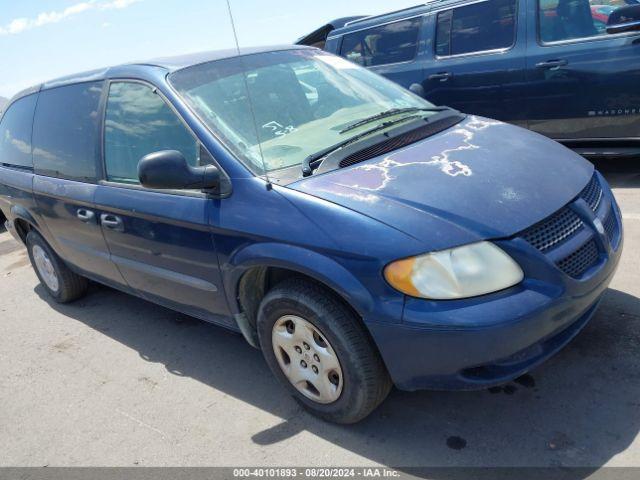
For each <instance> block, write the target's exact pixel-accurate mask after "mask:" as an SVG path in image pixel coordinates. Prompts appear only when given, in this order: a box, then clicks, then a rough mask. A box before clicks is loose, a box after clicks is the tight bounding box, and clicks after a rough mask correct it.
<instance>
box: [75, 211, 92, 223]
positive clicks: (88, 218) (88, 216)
mask: <svg viewBox="0 0 640 480" xmlns="http://www.w3.org/2000/svg"><path fill="white" fill-rule="evenodd" d="M76 216H77V217H78V219H79V220H80V221H81V222H84V223H93V222H95V220H96V214H95V212H92V211H91V210H87V209H86V208H79V209H78V211H77V212H76Z"/></svg>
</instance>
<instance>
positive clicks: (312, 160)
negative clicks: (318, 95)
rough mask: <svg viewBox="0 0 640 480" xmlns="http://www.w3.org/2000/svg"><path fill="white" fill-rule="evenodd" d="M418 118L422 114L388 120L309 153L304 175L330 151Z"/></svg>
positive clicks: (303, 165) (304, 162) (308, 174)
mask: <svg viewBox="0 0 640 480" xmlns="http://www.w3.org/2000/svg"><path fill="white" fill-rule="evenodd" d="M411 110H412V111H414V109H411ZM416 110H422V109H416ZM417 118H420V115H411V116H408V117H403V118H399V119H398V120H390V121H388V122H384V123H382V124H380V125H378V126H377V127H374V128H371V129H369V130H367V131H365V132H362V133H359V134H358V135H355V136H353V137H350V138H348V139H346V140H343V141H342V142H339V143H336V144H335V145H331V146H330V147H327V148H323V149H322V150H320V151H319V152H316V153H313V154H311V155H309V156H308V157H307V158H305V159H304V160H303V161H302V176H303V177H308V176H310V175H312V174H313V171H314V170H315V169H316V168H318V167H319V166H320V163H322V162H321V160H322V159H324V157H326V156H327V155H329V154H330V153H332V152H334V151H336V150H338V149H340V148H342V147H345V146H347V145H349V144H350V143H353V142H356V141H358V140H360V139H361V138H364V137H368V136H369V135H371V134H373V133H376V132H378V131H380V130H385V129H387V128H389V127H392V126H394V125H397V124H398V123H405V122H408V121H409V120H415V119H417Z"/></svg>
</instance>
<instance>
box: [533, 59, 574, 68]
mask: <svg viewBox="0 0 640 480" xmlns="http://www.w3.org/2000/svg"><path fill="white" fill-rule="evenodd" d="M567 65H569V61H568V60H549V61H548V62H540V63H536V68H545V69H549V70H558V69H559V68H560V67H566V66H567Z"/></svg>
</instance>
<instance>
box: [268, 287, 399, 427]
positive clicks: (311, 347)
mask: <svg viewBox="0 0 640 480" xmlns="http://www.w3.org/2000/svg"><path fill="white" fill-rule="evenodd" d="M258 335H259V338H260V345H261V348H262V352H263V354H264V356H265V359H266V361H267V363H268V364H269V367H270V368H271V370H272V371H273V373H274V374H275V376H276V377H277V378H278V379H279V380H280V381H281V382H282V383H283V384H284V385H285V386H286V388H287V389H288V390H289V391H290V392H291V393H292V394H293V396H294V398H296V399H297V400H298V401H299V402H300V403H301V404H302V405H303V406H304V407H305V408H306V409H307V410H309V411H310V412H311V413H313V414H315V415H317V416H319V417H321V418H323V419H325V420H328V421H331V422H335V423H343V424H348V423H355V422H358V421H360V420H362V419H363V418H365V417H366V416H367V415H369V414H370V413H371V412H372V411H373V410H374V409H375V408H376V407H377V406H378V405H379V404H380V403H382V401H383V400H384V399H385V398H386V396H387V395H388V393H389V390H390V389H391V380H390V379H389V375H388V373H387V371H386V368H385V366H384V364H383V362H382V359H381V358H380V355H379V354H378V352H377V350H376V348H375V346H374V345H373V343H372V341H371V339H370V338H369V336H368V334H367V332H366V331H365V329H364V326H363V325H362V323H361V322H360V321H359V319H358V318H357V317H356V316H355V315H354V314H353V313H352V312H351V311H350V309H349V308H347V306H345V305H344V304H343V303H342V302H341V301H340V300H339V299H337V298H336V297H335V296H334V295H332V294H331V292H328V291H327V290H326V289H324V288H322V287H320V286H318V285H315V284H313V283H311V282H309V281H306V280H304V279H297V278H293V279H289V280H286V281H284V282H283V283H280V284H278V285H277V286H276V287H274V288H273V289H272V290H271V291H270V292H269V293H268V294H267V295H266V296H265V298H264V299H263V301H262V303H261V305H260V310H259V312H258Z"/></svg>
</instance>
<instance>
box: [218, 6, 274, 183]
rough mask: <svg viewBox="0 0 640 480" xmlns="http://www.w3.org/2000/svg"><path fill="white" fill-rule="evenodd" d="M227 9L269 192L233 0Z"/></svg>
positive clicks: (267, 177)
mask: <svg viewBox="0 0 640 480" xmlns="http://www.w3.org/2000/svg"><path fill="white" fill-rule="evenodd" d="M227 9H228V10H229V19H230V20H231V30H233V39H234V41H235V43H236V51H237V52H238V60H239V61H240V63H242V64H243V69H242V79H243V80H244V88H245V89H246V91H247V98H248V99H249V110H250V111H251V119H252V120H253V128H254V130H255V132H256V140H257V141H258V150H259V152H260V160H261V161H262V171H263V172H264V177H265V180H266V181H267V190H271V188H272V186H271V181H270V180H269V174H268V173H267V167H266V165H265V163H264V154H263V153H262V141H261V140H260V130H258V122H257V120H256V112H255V110H254V108H253V100H251V92H250V91H249V82H248V81H247V74H246V68H244V60H243V59H242V52H241V51H240V42H239V41H238V31H237V30H236V22H235V21H234V19H233V11H232V10H231V0H227Z"/></svg>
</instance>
